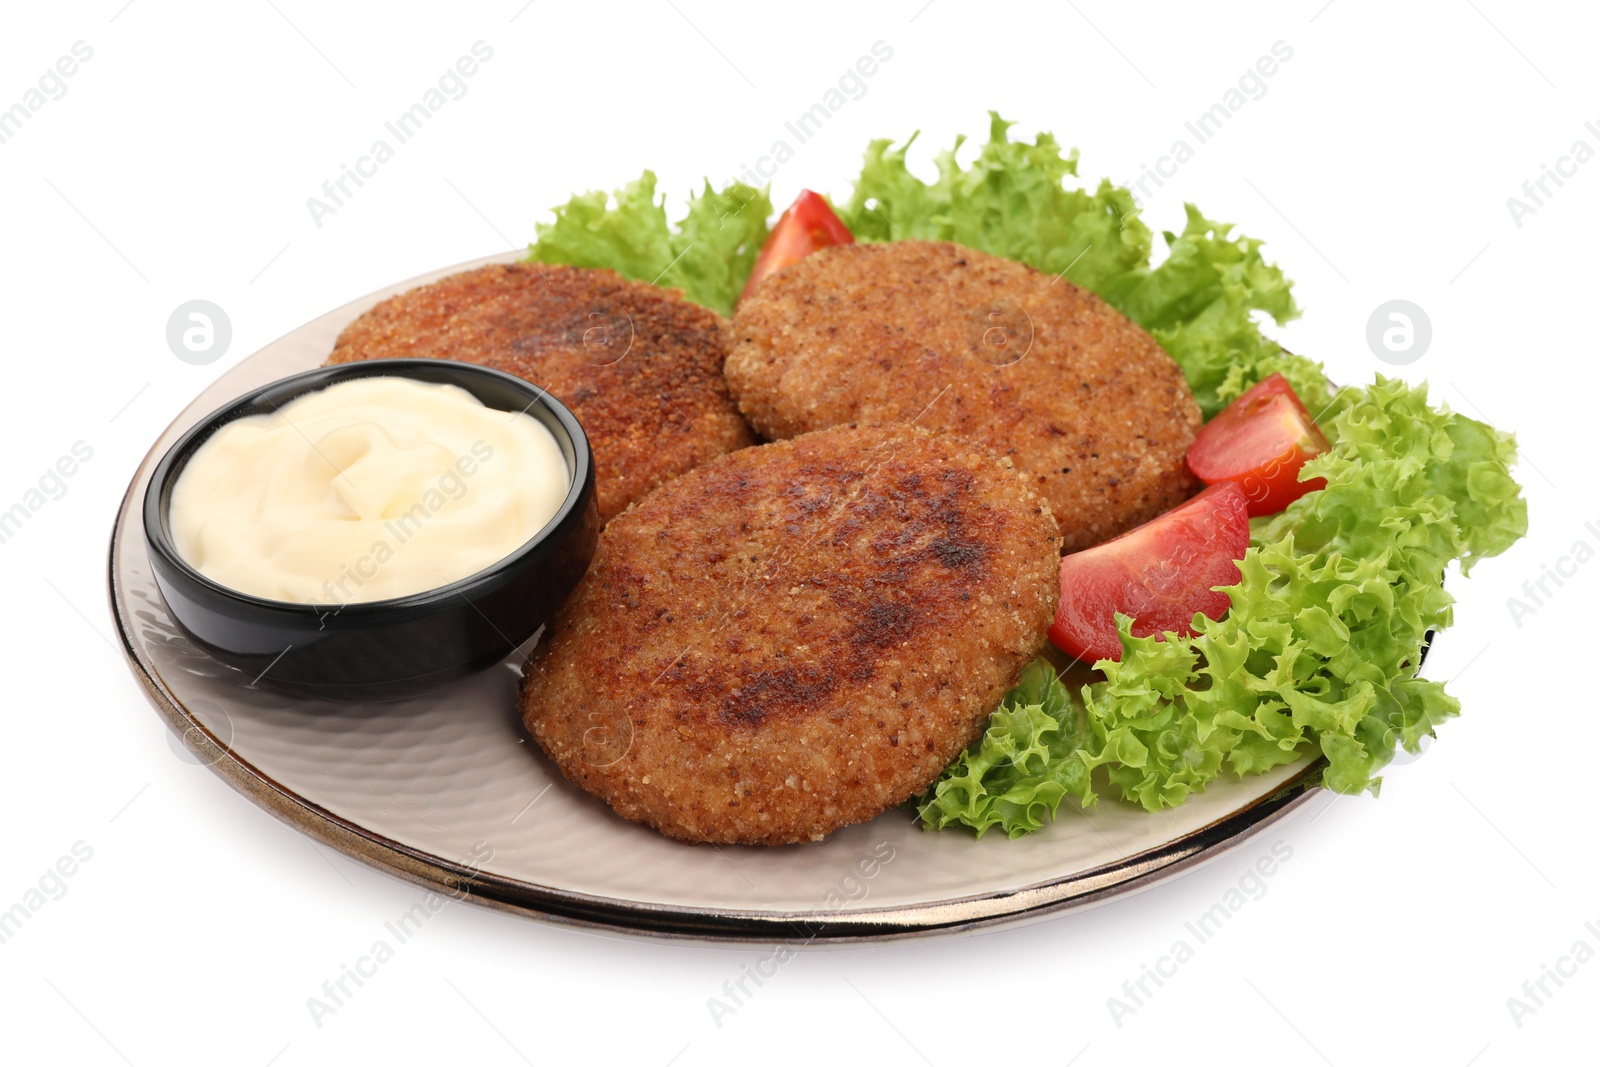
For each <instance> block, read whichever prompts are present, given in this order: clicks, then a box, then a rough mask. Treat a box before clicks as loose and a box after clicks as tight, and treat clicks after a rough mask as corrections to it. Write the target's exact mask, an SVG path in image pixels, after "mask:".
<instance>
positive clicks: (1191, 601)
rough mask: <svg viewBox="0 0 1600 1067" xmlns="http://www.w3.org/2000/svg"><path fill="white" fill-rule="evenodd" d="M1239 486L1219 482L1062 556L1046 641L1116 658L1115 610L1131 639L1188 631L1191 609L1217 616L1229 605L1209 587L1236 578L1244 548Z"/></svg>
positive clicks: (1074, 652)
mask: <svg viewBox="0 0 1600 1067" xmlns="http://www.w3.org/2000/svg"><path fill="white" fill-rule="evenodd" d="M1246 504H1247V501H1246V500H1245V497H1244V490H1242V489H1240V488H1239V487H1238V486H1237V485H1235V484H1233V483H1232V482H1223V483H1221V484H1219V485H1214V486H1212V487H1210V488H1209V489H1206V490H1204V491H1203V492H1201V493H1200V495H1199V496H1196V497H1192V498H1191V499H1189V500H1186V501H1184V502H1183V503H1182V504H1179V505H1178V506H1177V507H1175V508H1173V509H1172V510H1171V511H1169V512H1167V513H1166V514H1165V515H1161V516H1158V517H1156V518H1154V519H1151V520H1150V521H1149V522H1147V523H1145V524H1144V525H1143V526H1137V527H1135V528H1133V529H1132V530H1129V531H1128V532H1127V533H1125V534H1123V535H1122V536H1121V537H1117V538H1113V539H1112V540H1110V541H1107V542H1106V543H1105V544H1103V545H1096V546H1095V547H1093V548H1086V549H1084V550H1083V551H1082V552H1074V553H1072V554H1071V555H1068V556H1064V557H1063V558H1062V560H1061V602H1060V604H1059V605H1058V606H1057V608H1056V621H1055V625H1053V626H1051V627H1050V641H1051V643H1053V644H1054V645H1055V646H1056V647H1057V648H1059V649H1061V651H1063V652H1065V653H1067V655H1069V656H1076V657H1077V658H1079V659H1081V660H1083V661H1084V662H1085V663H1093V662H1094V661H1096V660H1102V659H1111V660H1119V661H1120V660H1121V659H1122V640H1121V638H1120V637H1118V636H1117V620H1116V613H1117V612H1119V611H1120V612H1122V613H1123V614H1124V615H1131V616H1132V617H1133V627H1132V632H1133V636H1135V637H1149V636H1150V635H1151V634H1161V633H1168V632H1171V633H1179V634H1184V635H1186V636H1188V635H1192V634H1193V633H1194V629H1193V627H1192V625H1191V624H1192V623H1193V622H1194V616H1195V612H1200V613H1202V614H1204V615H1206V616H1208V617H1210V618H1213V619H1220V618H1222V616H1223V614H1224V613H1225V612H1226V611H1227V610H1228V607H1229V606H1230V604H1231V603H1232V601H1230V600H1229V599H1228V594H1226V593H1219V592H1216V590H1215V588H1214V587H1215V586H1220V585H1235V584H1237V583H1238V581H1239V567H1238V565H1237V564H1236V563H1235V561H1236V560H1240V559H1243V558H1244V551H1245V549H1246V548H1248V547H1249V546H1250V516H1249V514H1248V512H1247V508H1246Z"/></svg>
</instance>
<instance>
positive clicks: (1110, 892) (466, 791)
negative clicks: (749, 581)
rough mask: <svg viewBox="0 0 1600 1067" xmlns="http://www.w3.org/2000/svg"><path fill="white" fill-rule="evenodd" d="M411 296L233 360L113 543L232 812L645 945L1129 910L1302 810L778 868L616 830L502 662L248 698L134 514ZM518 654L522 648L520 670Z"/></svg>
mask: <svg viewBox="0 0 1600 1067" xmlns="http://www.w3.org/2000/svg"><path fill="white" fill-rule="evenodd" d="M512 258H514V257H513V256H511V255H506V256H496V257H491V258H489V259H485V260H480V261H478V262H476V263H468V264H462V265H461V266H459V267H452V268H450V269H448V270H443V271H438V272H436V273H434V274H430V275H426V276H424V277H421V278H416V279H413V280H412V281H409V282H405V283H403V284H401V285H397V286H394V287H392V288H390V289H386V290H384V291H382V292H378V293H373V294H372V295H370V296H368V297H366V298H364V299H362V300H358V301H355V302H354V303H351V304H348V305H346V306H345V307H342V308H340V309H338V310H337V311H333V312H330V313H329V314H327V315H324V316H322V317H321V318H319V319H316V320H315V321H313V322H310V323H307V324H306V325H305V326H302V327H301V328H300V329H298V330H295V331H294V332H293V333H290V334H289V335H288V336H286V337H283V338H281V339H279V340H278V341H275V342H273V343H272V344H270V345H268V346H267V347H266V348H264V349H262V350H261V351H260V352H257V353H256V354H255V355H253V356H251V357H249V358H248V359H245V360H243V361H242V362H240V363H239V364H238V365H237V366H236V367H234V368H233V369H232V370H230V371H228V372H227V373H226V374H224V375H223V376H222V377H221V378H219V379H218V380H217V381H216V383H215V384H213V385H212V386H211V387H210V388H209V389H207V390H206V391H205V392H203V393H201V394H200V396H198V397H196V398H195V400H194V402H193V403H191V404H190V405H189V406H188V407H187V408H186V409H185V410H184V411H183V413H182V414H181V415H179V416H178V418H177V420H176V421H174V422H173V424H172V425H171V426H169V427H168V428H167V430H166V432H165V433H163V434H162V435H161V437H160V439H159V440H157V441H156V442H155V444H154V445H153V446H152V448H151V450H150V454H149V455H148V456H146V457H145V460H144V462H143V463H142V464H141V465H140V467H139V470H138V471H137V473H136V474H135V475H134V479H133V483H132V484H131V485H130V486H129V487H128V493H127V496H126V497H125V498H124V499H123V502H122V507H121V510H120V512H119V513H118V515H117V522H116V526H115V528H114V529H113V531H112V536H111V559H110V594H111V605H112V611H113V614H114V616H115V618H116V622H117V626H118V629H119V631H120V633H121V638H122V642H123V646H124V652H125V653H126V655H127V657H128V662H129V665H130V666H131V668H132V670H133V673H134V675H135V677H137V678H138V680H139V681H140V683H141V684H142V685H143V686H144V689H145V691H146V693H147V694H148V696H149V698H150V700H151V703H152V704H154V705H155V708H156V710H157V711H158V712H159V713H160V714H161V715H162V717H163V718H164V719H165V720H166V722H167V724H168V725H169V726H170V727H171V728H172V729H173V730H175V731H176V732H177V733H178V734H180V735H181V736H182V737H183V738H184V740H185V741H186V743H187V744H188V745H189V747H190V748H191V749H192V750H193V751H194V752H195V753H196V754H197V755H198V756H199V758H200V759H201V760H202V761H204V762H205V763H207V764H208V765H209V766H210V767H211V768H212V769H213V770H214V771H216V772H217V773H218V774H220V775H222V777H223V778H225V779H226V780H227V781H228V782H229V784H231V785H232V786H234V788H236V789H238V790H239V792H241V793H243V794H244V795H245V796H246V797H248V798H249V799H250V800H251V801H253V802H254V803H256V804H259V805H260V806H262V807H264V808H266V809H267V810H268V811H270V812H272V813H273V814H274V815H277V816H278V817H279V818H281V819H283V820H285V821H286V822H288V823H290V824H292V825H293V826H295V827H296V828H298V829H299V830H301V831H302V832H304V833H306V834H308V835H309V836H311V837H313V838H315V839H316V840H318V841H321V842H323V843H324V844H327V845H330V846H332V847H334V848H337V849H339V850H340V851H341V852H343V853H345V854H346V855H349V856H351V857H353V858H355V859H358V860H360V861H362V862H364V863H367V864H369V865H371V866H373V867H376V868H378V869H380V870H383V871H387V872H388V873H390V874H393V875H396V876H398V877H400V878H404V879H406V880H408V881H411V882H414V883H417V884H420V885H424V886H428V887H430V888H433V889H435V890H437V891H439V892H440V893H449V894H452V895H454V896H457V897H459V898H462V899H467V900H470V901H472V902H474V903H477V904H482V905H486V906H489V907H494V908H499V909H502V910H505V911H509V912H514V913H517V914H521V915H524V916H529V917H533V918H539V919H544V920H549V921H555V922H563V923H569V924H578V925H587V926H598V927H605V928H611V929H625V930H632V931H638V932H644V933H649V934H655V935H663V936H679V937H695V938H706V939H744V940H756V941H767V942H771V941H794V940H801V941H847V940H854V939H862V938H877V939H884V938H893V937H908V936H914V935H918V934H931V933H941V932H946V933H947V932H953V931H959V930H966V929H971V928H975V927H981V926H989V925H995V924H1000V923H1011V922H1021V921H1026V920H1030V919H1035V918H1039V917H1042V916H1046V915H1050V914H1054V913H1059V912H1062V911H1066V910H1069V909H1074V908H1083V907H1088V906H1092V905H1095V904H1100V903H1104V902H1105V901H1107V900H1109V899H1111V898H1113V897H1116V896H1119V895H1122V894H1126V893H1131V892H1136V891H1139V890H1142V889H1146V888H1149V887H1150V886H1152V885H1154V884H1156V883H1157V882H1160V881H1162V880H1164V879H1167V878H1170V877H1172V876H1174V875H1176V874H1179V873H1181V872H1183V871H1185V870H1188V869H1190V868H1192V867H1194V866H1196V865H1198V864H1200V863H1203V862H1206V861H1207V860H1210V859H1213V858H1215V857H1216V856H1217V855H1218V854H1220V853H1221V852H1222V851H1223V850H1225V849H1227V848H1229V847H1232V846H1233V845H1236V844H1238V843H1239V842H1240V841H1242V840H1243V839H1244V838H1246V837H1248V836H1250V835H1251V834H1254V833H1257V832H1259V831H1260V830H1261V829H1262V828H1263V827H1265V826H1267V825H1269V824H1271V823H1272V822H1274V821H1275V820H1277V819H1280V818H1283V817H1284V816H1285V815H1286V814H1287V813H1289V812H1290V811H1292V810H1294V809H1295V808H1297V807H1299V806H1301V805H1303V804H1304V803H1305V802H1306V801H1307V800H1308V799H1309V798H1310V797H1311V795H1312V794H1313V793H1315V792H1317V791H1319V787H1317V786H1316V785H1315V784H1314V782H1315V781H1316V778H1317V775H1316V773H1315V769H1314V768H1313V767H1312V766H1311V765H1310V764H1309V763H1298V764H1293V765H1290V766H1288V767H1281V768H1278V769H1277V770H1275V771H1274V772H1272V773H1270V774H1265V775H1260V776H1257V777H1252V778H1250V779H1247V780H1246V781H1243V782H1229V781H1222V780H1219V781H1217V782H1216V783H1214V784H1213V785H1212V786H1211V787H1210V788H1209V789H1208V790H1207V791H1206V792H1205V793H1204V794H1201V795H1199V796H1196V797H1193V798H1191V799H1190V801H1189V802H1188V803H1187V804H1185V805H1184V806H1183V807H1181V808H1178V809H1176V810H1173V811H1167V812H1162V813H1160V814H1155V815H1151V814H1147V813H1145V812H1143V811H1141V810H1137V809H1134V808H1132V807H1130V806H1128V805H1126V804H1122V803H1120V802H1118V801H1114V800H1103V801H1102V802H1101V803H1100V805H1099V807H1098V808H1097V809H1096V810H1094V811H1091V812H1087V813H1085V812H1080V811H1078V810H1077V809H1076V808H1075V807H1073V805H1072V804H1071V802H1070V801H1069V802H1067V803H1066V804H1063V805H1062V809H1061V813H1060V818H1059V819H1058V821H1056V822H1055V823H1054V824H1052V825H1050V826H1049V827H1047V828H1046V829H1045V830H1043V831H1041V832H1040V833H1037V834H1034V835H1032V836H1030V837H1027V838H1024V839H1021V840H1017V841H1008V840H1006V838H1005V837H1004V836H1002V835H1000V834H997V833H996V834H990V835H988V836H987V837H985V838H984V839H983V840H982V841H978V840H974V839H973V837H972V836H971V835H970V834H968V833H966V832H963V831H958V830H949V831H945V832H942V833H925V832H923V831H922V830H920V829H918V827H917V825H916V824H915V822H914V820H913V817H912V816H911V814H910V813H909V812H907V811H903V810H895V811H890V812H887V813H885V814H884V815H881V816H879V817H878V818H877V819H874V820H873V821H872V822H870V823H866V824H864V825H861V826H854V827H850V828H848V829H845V830H842V831H839V832H837V833H835V834H833V835H832V836H831V837H830V838H829V839H828V840H827V841H825V842H821V843H817V844H808V845H793V846H784V847H779V848H755V847H722V848H718V847H715V846H710V845H699V846H691V845H684V844H679V843H677V842H674V841H669V840H668V839H666V838H664V837H662V836H660V835H659V834H657V833H655V832H654V831H652V830H649V829H646V828H645V827H642V826H638V825H635V824H633V823H630V822H626V821H625V820H623V819H621V818H620V817H618V816H616V815H614V814H613V813H612V812H611V811H610V809H609V808H607V807H606V806H605V805H604V804H603V803H601V802H600V801H598V800H595V799H593V798H592V797H590V796H588V795H587V794H585V793H584V792H582V791H581V790H579V789H578V788H576V787H575V786H573V785H571V784H569V783H568V782H566V781H565V780H564V779H562V777H561V775H560V773H559V772H558V771H557V770H556V769H555V767H554V766H553V765H552V764H551V763H550V762H549V761H548V760H546V759H545V758H544V756H543V754H542V753H541V752H540V751H539V750H538V748H537V747H536V746H535V745H534V743H533V742H532V740H531V739H530V738H529V737H528V736H527V734H526V733H525V732H524V730H523V729H522V725H521V723H520V721H519V719H518V716H517V713H516V709H515V700H514V697H515V691H516V684H517V678H518V673H517V672H518V664H519V663H520V662H521V659H522V655H521V654H518V655H516V656H514V657H512V658H511V659H509V660H507V661H506V662H505V663H503V664H501V665H499V666H497V667H495V668H493V669H491V670H489V671H487V672H485V673H483V674H481V675H478V676H476V677H473V678H470V679H467V680H466V681H464V682H462V683H460V684H458V685H455V686H453V687H451V688H449V689H446V690H443V691H440V692H437V693H434V694H431V695H429V696H427V697H424V698H420V699H416V700H410V701H405V702H402V703H396V704H379V705H370V706H361V705H355V706H352V705H339V704H322V703H316V702H310V701H305V700H297V699H293V698H289V697H283V696H279V695H277V694H275V693H273V692H271V691H269V690H265V689H256V688H252V687H251V684H250V683H251V679H250V678H248V677H246V676H244V675H242V674H240V673H239V672H238V671H235V670H233V669H231V668H228V667H225V666H223V665H222V664H220V663H218V662H216V661H214V660H212V659H211V658H210V657H208V656H207V655H206V654H204V653H203V652H201V651H200V650H199V649H197V648H196V647H195V646H194V645H192V644H191V643H190V642H189V641H188V640H187V639H186V638H185V637H184V636H183V635H182V633H180V632H179V631H178V630H177V628H176V627H175V626H174V624H173V621H172V618H171V616H170V615H169V614H168V612H167V610H166V607H165V605H164V604H163V603H162V602H161V597H160V595H159V594H158V593H157V591H156V587H155V583H154V581H153V579H152V577H151V573H150V563H149V559H148V557H147V554H146V546H145V541H144V534H143V530H142V528H141V524H140V522H139V502H140V501H141V500H142V499H143V495H144V489H145V484H146V481H147V480H148V478H149V476H150V472H151V470H152V468H153V467H154V466H155V464H156V462H157V461H158V460H159V459H160V457H161V455H162V453H163V452H165V450H166V449H167V447H168V446H169V445H171V444H172V442H173V441H174V440H176V439H177V437H178V436H179V435H180V434H181V433H183V431H184V430H186V429H187V428H188V427H189V426H191V425H192V424H194V423H195V422H197V421H199V419H200V418H202V417H203V416H204V415H206V414H207V413H208V412H210V411H212V410H213V409H215V408H217V407H219V406H220V405H222V404H224V403H226V402H227V401H228V400H230V399H232V398H233V397H234V396H237V395H238V394H240V393H242V392H245V391H246V390H249V389H251V388H254V387H256V386H258V385H262V384H264V383H266V382H269V381H271V380H273V379H276V378H281V377H283V376H284V375H287V374H293V373H295V372H296V371H302V370H307V369H310V368H312V367H316V366H318V365H320V364H321V363H322V362H323V360H324V359H325V358H326V357H327V355H328V353H329V352H330V351H331V350H332V348H333V341H334V338H335V336H337V334H338V333H339V331H340V330H341V329H342V328H343V327H344V326H345V325H346V324H347V323H349V322H350V321H351V320H352V319H354V318H355V317H356V316H357V315H359V314H360V313H361V312H363V311H365V310H366V309H367V308H369V307H371V306H372V305H373V304H374V303H376V302H377V301H379V300H381V299H383V298H384V297H387V296H390V295H393V294H394V293H397V292H400V291H402V290H404V289H408V288H410V287H411V286H413V285H417V284H420V283H424V282H429V281H433V280H435V279H437V278H440V277H443V276H445V275H447V274H451V273H454V272H455V271H458V270H463V269H466V268H469V267H473V266H478V265H481V264H483V263H493V262H503V261H509V260H510V259H512ZM524 651H525V650H524Z"/></svg>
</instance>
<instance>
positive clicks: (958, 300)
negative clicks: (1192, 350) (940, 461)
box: [726, 241, 1200, 551]
mask: <svg viewBox="0 0 1600 1067" xmlns="http://www.w3.org/2000/svg"><path fill="white" fill-rule="evenodd" d="M1019 356H1020V358H1019ZM726 373H727V376H728V383H729V385H730V387H731V388H732V390H733V395H734V397H735V398H736V399H737V400H738V402H739V407H740V410H741V411H743V412H744V415H745V417H746V418H747V419H749V420H750V424H751V425H752V426H754V427H755V429H756V431H757V432H758V433H760V434H762V435H763V436H765V437H767V438H785V437H792V436H794V435H796V434H800V433H805V432H807V431H811V430H817V429H821V428H823V427H826V426H836V425H840V424H843V423H848V422H853V421H874V422H909V421H915V422H916V423H917V425H919V426H927V427H930V428H932V429H936V430H945V431H952V432H956V433H961V434H964V435H966V436H969V437H971V438H973V439H974V440H976V441H979V442H982V443H983V444H985V445H987V446H988V447H990V448H991V449H993V450H995V451H996V452H997V453H999V454H1000V455H1003V456H1008V457H1010V459H1011V460H1012V461H1013V462H1015V463H1016V465H1017V467H1018V468H1020V469H1021V470H1023V471H1024V472H1026V473H1027V474H1028V475H1029V476H1030V477H1031V478H1032V480H1033V484H1034V485H1035V486H1036V487H1037V488H1038V489H1039V490H1040V491H1041V492H1042V493H1043V494H1044V495H1045V497H1046V498H1047V499H1048V500H1049V502H1050V506H1051V509H1052V510H1053V511H1054V512H1055V516H1056V519H1057V520H1058V521H1059V522H1060V523H1061V530H1062V535H1063V541H1064V544H1065V547H1066V549H1067V550H1068V551H1073V550H1076V549H1079V548H1086V547H1088V546H1089V545H1092V544H1097V543H1099V542H1101V541H1105V540H1107V539H1109V538H1111V537H1113V536H1115V535H1116V534H1118V533H1121V532H1122V531H1124V530H1127V529H1129V528H1131V527H1133V526H1136V525H1138V524H1139V523H1141V522H1144V521H1146V520H1148V519H1151V518H1154V517H1155V516H1156V515H1158V514H1160V513H1161V512H1163V511H1165V510H1167V509H1168V508H1170V507H1172V506H1173V505H1175V504H1177V503H1179V502H1180V501H1182V500H1183V499H1184V498H1185V497H1187V496H1188V495H1189V494H1190V493H1192V492H1193V490H1194V488H1195V486H1196V483H1195V481H1194V479H1193V477H1192V476H1191V475H1190V474H1189V471H1188V469H1187V467H1186V466H1185V464H1184V454H1185V453H1186V452H1187V450H1188V447H1189V444H1190V443H1191V442H1192V441H1193V440H1194V435H1195V433H1196V432H1197V431H1198V430H1199V428H1200V410H1199V408H1198V407H1197V406H1196V404H1195V402H1194V397H1193V396H1192V395H1191V394H1190V392H1189V387H1188V385H1187V384H1186V383H1185V382H1184V379H1183V374H1182V372H1181V371H1180V370H1179V369H1178V366H1177V364H1175V363H1173V361H1172V360H1171V359H1170V358H1169V357H1168V356H1167V354H1166V353H1165V352H1163V351H1162V350H1161V348H1160V346H1158V345H1157V344H1156V343H1155V341H1153V340H1152V339H1151V338H1150V337H1149V335H1148V334H1146V333H1145V332H1144V331H1143V330H1141V329H1140V328H1139V327H1138V326H1136V325H1135V324H1134V323H1132V322H1130V321H1129V320H1128V319H1126V318H1124V317H1123V316H1122V315H1121V314H1119V313H1118V312H1117V311H1116V310H1114V309H1113V308H1111V307H1110V306H1109V305H1107V304H1106V303H1105V302H1104V301H1102V300H1101V299H1100V298H1099V297H1097V296H1095V295H1094V294H1093V293H1090V292H1087V291H1085V290H1083V289H1079V288H1078V287H1077V286H1075V285H1073V284H1072V283H1071V282H1068V281H1066V280H1065V279H1057V278H1052V277H1051V276H1050V275H1047V274H1041V273H1040V272H1038V271H1035V270H1033V269H1032V268H1030V267H1027V266H1024V265H1022V264H1020V263H1014V262H1012V261H1010V260H1006V259H1000V258H998V257H996V256H990V255H986V254H984V253H982V252H977V251H974V250H972V249H969V248H963V247H961V246H960V245H954V244H949V243H946V242H930V241H896V242H889V243H883V244H854V245H843V246H837V247H832V248H826V249H823V250H821V251H819V252H816V253H813V254H812V255H810V256H807V257H806V258H805V259H803V260H801V261H800V262H799V263H796V264H794V265H793V266H790V267H787V268H785V269H784V270H782V271H780V272H779V273H777V274H775V275H773V276H772V277H770V278H768V279H766V280H765V281H763V282H762V283H761V285H760V286H759V287H758V288H757V289H756V290H755V292H754V293H752V294H751V295H750V296H749V297H748V298H746V299H745V300H744V301H742V302H741V303H740V305H739V308H738V310H737V311H736V312H735V314H734V320H733V347H732V350H731V351H730V352H729V355H728V360H727V364H726Z"/></svg>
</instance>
